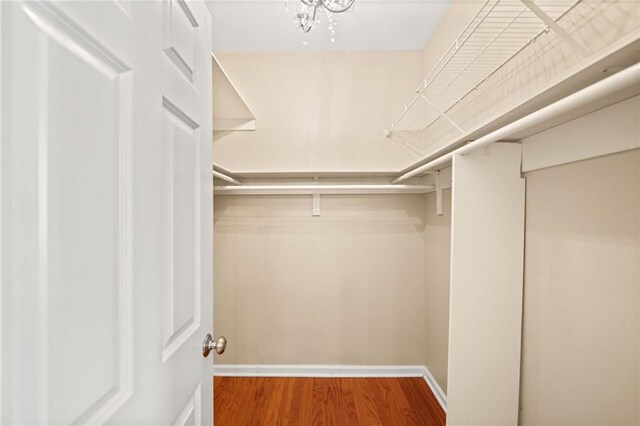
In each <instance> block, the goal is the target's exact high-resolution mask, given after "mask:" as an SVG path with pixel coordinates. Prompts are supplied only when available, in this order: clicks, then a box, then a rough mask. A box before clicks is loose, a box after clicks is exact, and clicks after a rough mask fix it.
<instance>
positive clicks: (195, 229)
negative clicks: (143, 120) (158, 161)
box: [162, 99, 202, 361]
mask: <svg viewBox="0 0 640 426" xmlns="http://www.w3.org/2000/svg"><path fill="white" fill-rule="evenodd" d="M163 106H164V111H163V113H164V115H163V135H162V140H163V143H164V150H165V157H164V167H163V169H164V172H165V188H164V190H165V197H166V202H165V208H166V212H165V215H166V216H165V225H164V232H165V240H166V241H167V244H166V252H165V253H166V254H165V256H166V257H165V265H166V268H167V269H166V271H165V277H164V278H165V279H164V294H163V300H164V312H163V325H164V336H165V346H164V349H163V353H162V358H163V361H166V360H167V359H168V358H169V357H170V356H171V355H172V354H173V353H174V352H175V351H176V350H178V349H179V348H180V347H182V346H183V345H184V343H185V342H186V341H187V339H188V338H189V337H191V336H192V335H193V334H194V332H195V331H196V330H197V329H198V328H199V327H200V324H201V315H200V314H201V312H200V304H201V303H202V297H201V291H200V282H201V278H200V275H201V274H200V267H201V266H200V258H201V255H200V253H201V247H200V226H199V225H200V196H201V194H200V185H201V183H200V174H199V164H200V149H199V145H200V139H201V138H200V131H199V129H198V128H199V125H198V124H197V123H196V122H195V121H194V120H192V119H191V118H190V117H189V116H187V115H186V114H185V113H184V112H182V111H181V110H180V109H178V107H176V106H175V105H174V104H173V103H171V101H169V100H168V99H163Z"/></svg>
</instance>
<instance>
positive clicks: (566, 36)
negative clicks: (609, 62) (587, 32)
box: [521, 0, 590, 58]
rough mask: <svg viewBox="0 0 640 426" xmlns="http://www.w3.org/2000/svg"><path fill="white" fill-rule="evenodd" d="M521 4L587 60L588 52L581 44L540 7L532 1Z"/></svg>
mask: <svg viewBox="0 0 640 426" xmlns="http://www.w3.org/2000/svg"><path fill="white" fill-rule="evenodd" d="M521 1H522V3H523V4H524V5H525V6H526V7H527V8H528V9H529V10H531V11H532V12H533V13H534V14H535V15H536V16H537V17H538V18H540V19H541V20H542V22H544V23H545V24H547V26H548V27H549V28H550V29H551V30H553V32H555V33H556V34H558V36H560V38H562V39H563V40H564V41H565V42H567V44H569V45H570V46H571V47H573V48H574V49H575V50H576V51H577V52H578V53H579V54H580V56H582V57H583V58H587V57H588V56H589V55H590V52H589V50H588V49H587V48H586V47H584V46H583V45H582V44H580V43H578V42H577V41H576V39H574V38H573V37H571V34H569V33H568V32H567V31H566V30H565V29H564V28H562V27H561V26H560V25H558V23H557V22H556V21H555V20H554V19H552V18H551V17H550V16H549V15H547V14H546V13H545V11H544V10H542V9H540V6H538V5H537V4H535V3H534V2H533V0H521Z"/></svg>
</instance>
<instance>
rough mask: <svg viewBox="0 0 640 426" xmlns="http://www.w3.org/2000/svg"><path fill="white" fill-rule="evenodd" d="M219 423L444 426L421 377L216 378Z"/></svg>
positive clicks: (216, 410)
mask: <svg viewBox="0 0 640 426" xmlns="http://www.w3.org/2000/svg"><path fill="white" fill-rule="evenodd" d="M214 393H215V397H214V406H215V423H214V424H215V425H216V426H234V425H252V426H254V425H269V426H275V425H296V426H298V425H300V426H312V425H336V426H358V425H362V426H365V425H366V426H370V425H371V426H372V425H385V426H387V425H391V426H402V425H420V426H432V425H433V426H441V425H442V426H444V424H445V414H444V412H443V411H442V408H441V407H440V405H439V404H438V401H437V400H436V398H435V397H434V395H433V393H431V390H430V389H429V387H428V386H427V384H426V382H425V381H424V380H423V379H422V378H354V379H351V378H297V377H296V378H275V377H215V379H214Z"/></svg>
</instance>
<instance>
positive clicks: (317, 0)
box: [285, 0, 355, 45]
mask: <svg viewBox="0 0 640 426" xmlns="http://www.w3.org/2000/svg"><path fill="white" fill-rule="evenodd" d="M300 2H302V7H301V8H300V10H298V11H297V12H296V14H295V16H294V18H293V20H294V22H295V24H296V26H297V27H298V28H299V29H300V30H302V32H303V34H305V35H304V36H303V39H302V44H304V45H306V44H307V39H306V34H307V33H308V32H309V31H311V29H312V28H313V25H314V24H318V23H320V14H321V13H324V14H326V15H327V21H328V23H329V31H330V32H331V42H332V43H333V42H334V41H335V31H336V21H335V17H334V16H333V15H334V14H335V13H342V12H346V11H347V10H349V9H350V8H351V7H352V6H353V3H355V0H300ZM285 5H286V8H287V10H289V6H288V5H289V3H288V1H286V2H285Z"/></svg>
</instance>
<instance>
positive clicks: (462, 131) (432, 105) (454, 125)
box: [420, 95, 466, 135]
mask: <svg viewBox="0 0 640 426" xmlns="http://www.w3.org/2000/svg"><path fill="white" fill-rule="evenodd" d="M420 97H421V98H422V100H423V101H425V102H426V103H427V105H429V107H431V109H433V110H434V111H435V112H437V113H438V115H439V116H440V117H442V118H444V119H445V120H447V121H448V122H449V124H451V125H452V126H453V127H455V128H456V130H458V131H459V132H460V134H462V135H464V134H465V133H466V132H465V131H464V129H463V128H462V127H460V126H459V125H458V123H456V122H455V121H453V120H452V119H451V117H449V116H448V115H447V114H446V113H445V112H443V111H441V110H440V109H439V108H438V107H436V106H435V105H434V104H432V103H431V101H430V100H429V99H428V98H427V97H426V96H425V95H420Z"/></svg>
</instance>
